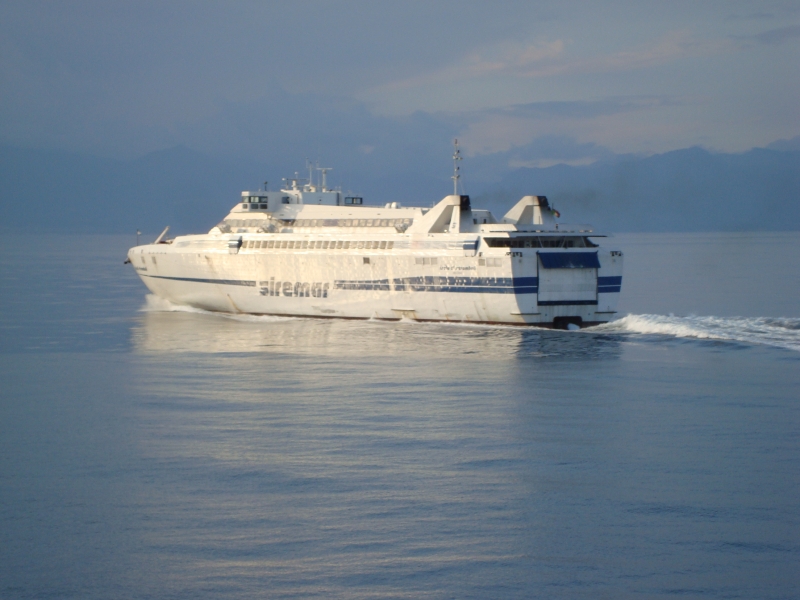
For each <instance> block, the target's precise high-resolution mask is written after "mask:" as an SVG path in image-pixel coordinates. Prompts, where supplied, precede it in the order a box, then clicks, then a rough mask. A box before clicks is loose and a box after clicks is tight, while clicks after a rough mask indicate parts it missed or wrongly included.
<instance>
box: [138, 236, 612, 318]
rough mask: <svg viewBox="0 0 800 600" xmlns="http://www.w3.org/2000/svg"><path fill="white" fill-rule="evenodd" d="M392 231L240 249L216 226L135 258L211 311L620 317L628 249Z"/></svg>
mask: <svg viewBox="0 0 800 600" xmlns="http://www.w3.org/2000/svg"><path fill="white" fill-rule="evenodd" d="M277 235H278V236H280V237H282V238H285V234H277ZM248 237H249V238H250V239H255V240H262V241H265V240H267V239H270V238H275V237H276V236H275V235H270V234H259V235H254V236H248ZM313 237H314V236H304V239H305V240H309V239H311V240H312V241H313ZM390 237H391V238H394V240H395V242H394V244H392V246H393V248H392V249H391V250H388V249H369V250H367V249H363V248H361V249H358V248H356V247H357V245H358V244H357V242H356V239H355V238H354V239H353V242H352V244H353V246H354V248H351V249H350V250H334V251H328V250H300V251H298V250H292V251H290V252H286V251H285V250H280V249H266V248H255V249H250V248H248V246H249V245H250V244H248V241H247V240H245V243H244V245H243V247H242V248H241V249H237V250H236V251H235V252H233V251H231V250H229V248H228V242H229V239H230V236H225V235H212V234H209V235H202V236H188V237H184V238H178V239H177V240H175V241H174V243H171V244H151V245H146V246H138V247H136V248H132V249H131V251H130V252H129V259H130V260H131V262H132V264H133V266H134V267H135V268H136V270H137V272H138V274H139V275H140V277H141V278H142V280H143V282H144V283H145V285H146V286H147V287H148V288H149V289H150V291H151V292H152V293H153V294H155V295H157V296H160V297H162V298H165V299H167V300H169V301H170V302H173V303H175V304H181V305H187V306H192V307H196V308H200V309H205V310H209V311H218V312H229V313H243V314H254V315H280V316H301V317H316V318H351V319H386V320H399V319H403V318H406V319H413V320H418V321H450V322H466V323H502V324H509V325H536V326H543V327H564V326H566V324H568V323H576V324H579V325H580V326H584V327H585V326H589V325H593V324H599V323H603V322H607V321H609V320H610V319H611V318H612V317H613V316H614V314H615V308H616V303H617V298H618V296H619V290H620V285H621V275H622V256H621V253H618V252H616V253H613V252H609V251H604V250H601V249H596V250H592V251H590V252H587V250H585V249H574V250H557V251H550V250H545V249H534V248H530V249H528V248H524V249H519V250H517V249H514V250H513V251H512V250H509V249H506V248H489V247H487V246H486V245H485V244H483V245H480V242H478V246H477V247H475V249H474V250H462V249H461V247H462V245H461V243H460V242H461V238H462V237H463V236H458V235H453V236H447V237H452V239H450V240H449V242H447V241H445V242H444V243H442V242H441V241H440V242H439V243H438V248H436V246H437V244H431V243H429V241H428V239H426V238H417V239H415V238H414V237H412V236H408V235H397V236H390ZM253 245H261V244H259V243H258V241H256V242H255V243H254V244H253ZM264 245H266V244H264ZM309 245H312V246H313V244H309ZM363 245H368V243H365V244H363ZM375 245H376V246H377V245H378V244H375ZM384 245H386V244H384ZM448 246H449V248H448ZM452 247H457V248H458V250H453V249H452ZM414 248H416V250H415V249H414ZM553 252H556V253H558V254H559V255H562V256H563V255H568V254H570V253H573V254H576V255H578V254H580V255H586V254H589V253H592V254H596V256H597V259H596V260H597V263H598V265H599V268H589V269H584V268H579V269H545V268H544V264H543V259H542V258H541V257H540V255H543V254H548V253H553ZM545 258H546V257H545ZM418 263H423V264H418ZM546 286H549V287H548V289H545V287H546Z"/></svg>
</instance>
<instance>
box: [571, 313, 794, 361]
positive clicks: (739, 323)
mask: <svg viewBox="0 0 800 600" xmlns="http://www.w3.org/2000/svg"><path fill="white" fill-rule="evenodd" d="M586 331H590V332H598V333H601V332H603V333H637V334H652V335H665V336H672V337H677V338H695V339H700V340H723V341H731V342H741V343H745V344H763V345H766V346H775V347H777V348H785V349H787V350H794V351H797V352H800V319H795V318H773V317H696V316H689V317H676V316H673V315H670V316H664V315H628V316H626V317H623V318H621V319H619V320H617V321H612V322H611V323H605V324H603V325H598V326H596V327H591V328H589V329H587V330H586Z"/></svg>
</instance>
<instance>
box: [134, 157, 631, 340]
mask: <svg viewBox="0 0 800 600" xmlns="http://www.w3.org/2000/svg"><path fill="white" fill-rule="evenodd" d="M459 160H461V156H460V151H459V149H458V145H457V143H456V149H455V154H454V156H453V163H454V173H453V177H452V179H453V194H451V195H448V196H445V197H444V198H443V199H442V200H441V201H440V202H439V203H437V204H435V205H434V206H432V207H410V206H409V207H406V206H402V205H401V204H400V203H397V202H391V203H389V204H385V205H383V206H380V205H379V206H369V205H367V204H365V203H364V200H363V197H360V196H353V195H344V194H343V193H342V192H341V190H339V189H329V188H328V187H327V182H326V175H327V172H328V171H330V169H328V168H317V171H318V173H317V175H318V176H317V178H316V179H317V181H315V178H314V177H313V175H314V171H313V170H310V173H309V177H308V179H299V178H294V179H288V180H284V181H286V184H285V185H283V186H281V187H282V189H280V190H278V191H267V187H268V186H267V185H266V184H265V185H264V189H263V190H259V191H245V192H242V195H241V199H240V201H239V202H237V203H236V205H235V206H234V207H233V208H232V209H231V211H230V212H229V213H228V215H227V216H226V217H225V218H224V219H223V220H222V221H221V222H220V223H218V224H217V225H215V226H214V227H212V228H211V230H210V231H209V232H208V233H206V234H200V235H185V236H178V237H175V238H174V239H166V234H167V232H168V230H169V227H167V229H165V230H164V232H163V233H162V234H161V235H160V236H159V237H158V239H156V240H155V241H154V242H153V243H152V244H145V245H137V246H135V247H134V248H131V249H130V250H129V251H128V261H126V262H129V263H130V264H131V265H132V266H133V268H134V269H135V270H136V272H137V273H138V275H139V276H140V277H141V279H142V281H143V282H144V284H145V285H146V286H147V288H148V289H149V290H150V291H151V292H152V293H153V294H155V295H156V296H159V297H161V298H164V299H166V300H168V301H170V302H172V303H174V304H179V305H186V306H190V307H195V308H200V309H204V310H208V311H217V312H226V313H241V314H252V315H279V316H287V317H289V316H292V317H314V318H346V319H384V320H395V321H397V320H401V319H410V320H415V321H449V322H461V323H487V324H506V325H527V326H539V327H550V328H556V329H575V328H582V327H588V326H592V325H598V324H600V323H605V322H608V321H610V320H611V319H613V318H614V315H615V314H616V306H617V300H618V298H619V294H620V288H621V285H622V263H623V256H622V252H621V251H619V250H607V249H604V248H602V247H600V245H599V244H598V241H599V240H600V239H601V238H604V237H607V236H605V235H603V234H601V233H596V232H595V231H593V229H592V227H591V226H589V225H568V224H562V223H559V222H557V219H558V218H559V217H560V215H559V214H558V212H557V211H555V210H554V209H553V208H552V207H551V206H550V203H549V202H548V200H547V198H546V197H545V196H524V197H523V198H522V199H521V200H519V202H517V203H516V204H515V205H514V206H513V207H512V208H511V210H509V211H508V212H507V213H506V214H505V215H504V216H503V217H502V218H500V219H497V218H495V217H494V216H493V215H492V213H491V212H490V211H488V210H483V209H479V208H473V207H472V203H471V201H470V197H469V196H467V195H464V194H463V193H461V194H460V193H458V192H459V179H460V174H459V166H458V161H459Z"/></svg>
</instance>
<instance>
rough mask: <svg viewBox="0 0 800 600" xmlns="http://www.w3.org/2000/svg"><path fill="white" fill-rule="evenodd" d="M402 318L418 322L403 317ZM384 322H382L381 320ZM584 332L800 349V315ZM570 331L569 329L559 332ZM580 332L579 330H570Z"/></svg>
mask: <svg viewBox="0 0 800 600" xmlns="http://www.w3.org/2000/svg"><path fill="white" fill-rule="evenodd" d="M142 311H143V312H187V313H196V314H203V315H212V316H215V317H222V318H225V319H232V320H235V321H244V322H256V323H272V322H279V321H294V320H299V319H301V317H279V316H271V315H248V314H234V313H222V312H212V311H207V310H203V309H201V308H193V307H191V306H184V305H181V304H173V303H172V302H170V301H169V300H165V299H164V298H160V297H158V296H155V295H153V294H148V295H147V296H146V304H145V306H144V307H142ZM401 322H405V323H415V324H416V323H417V322H416V321H413V320H408V319H403V320H402V321H401ZM382 323H383V322H382ZM419 324H420V325H430V326H448V327H468V328H476V327H478V328H489V329H509V330H519V328H518V327H517V326H514V325H481V324H478V323H448V322H437V323H419ZM580 331H581V332H585V333H629V334H640V335H662V336H671V337H675V338H688V339H692V338H693V339H698V340H720V341H729V342H739V343H743V344H760V345H765V346H774V347H777V348H785V349H787V350H794V351H795V352H800V319H797V318H773V317H696V316H689V317H676V316H674V315H669V316H664V315H628V316H626V317H623V318H621V319H618V320H616V321H612V322H610V323H605V324H603V325H596V326H595V327H588V328H586V329H582V330H580ZM560 333H564V334H567V333H568V332H560ZM569 333H577V332H569Z"/></svg>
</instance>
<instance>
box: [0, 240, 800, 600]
mask: <svg viewBox="0 0 800 600" xmlns="http://www.w3.org/2000/svg"><path fill="white" fill-rule="evenodd" d="M132 241H133V240H132V239H131V238H130V237H123V236H85V237H77V236H49V237H22V236H10V237H5V238H3V239H2V242H0V243H2V254H0V597H2V598H220V597H224V598H254V597H265V598H309V597H324V598H331V597H332V598H336V597H340V598H380V597H386V598H634V597H642V598H674V597H676V596H680V597H682V598H797V597H798V595H800V508H799V506H800V503H799V502H798V498H800V469H799V468H798V465H800V434H799V433H798V432H800V391H798V390H800V301H799V300H798V299H799V298H800V233H784V234H692V235H620V236H618V237H617V238H616V239H615V240H614V241H613V243H614V245H616V246H618V247H620V248H622V249H623V250H624V251H625V254H626V270H625V276H624V279H623V298H622V305H621V307H620V309H621V314H620V316H621V317H623V318H621V319H620V320H619V321H617V322H615V323H613V324H610V325H605V326H602V327H600V328H596V329H593V330H584V331H579V332H559V331H546V330H521V329H515V328H504V327H472V326H459V325H432V324H414V323H406V322H402V323H394V324H387V323H378V322H350V321H315V320H304V319H274V318H247V317H225V316H218V315H210V314H206V313H202V312H198V311H186V310H180V309H179V308H178V307H173V306H170V305H168V304H165V303H163V302H159V301H157V300H156V299H154V298H148V297H147V296H146V290H145V288H144V286H143V285H142V284H141V283H140V282H139V280H138V278H137V277H136V276H135V274H134V273H133V272H132V270H130V268H129V267H125V266H123V265H122V261H123V260H124V257H125V251H126V249H127V247H128V246H129V245H131V243H132Z"/></svg>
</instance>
